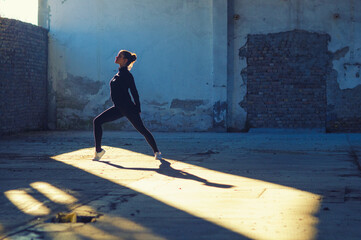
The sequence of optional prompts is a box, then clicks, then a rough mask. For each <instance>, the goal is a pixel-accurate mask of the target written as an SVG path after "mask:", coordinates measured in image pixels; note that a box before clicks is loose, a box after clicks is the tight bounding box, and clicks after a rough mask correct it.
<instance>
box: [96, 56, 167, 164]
mask: <svg viewBox="0 0 361 240" xmlns="http://www.w3.org/2000/svg"><path fill="white" fill-rule="evenodd" d="M136 59H137V56H136V55H135V54H132V53H131V52H129V51H126V50H121V51H119V53H118V55H117V56H116V57H115V61H114V62H115V63H117V64H119V72H118V73H117V74H116V75H115V76H114V77H113V78H112V79H111V80H110V95H111V98H112V101H113V103H114V106H113V107H111V108H109V109H107V110H105V111H104V112H102V113H101V114H100V115H99V116H97V117H96V118H94V121H93V127H94V138H95V157H94V159H93V160H95V161H98V160H100V158H101V157H102V156H103V155H104V153H105V151H104V149H102V148H101V140H102V134H103V131H102V124H103V123H106V122H110V121H114V120H117V119H119V118H121V117H124V116H125V117H126V118H127V119H128V120H129V121H130V122H131V123H132V124H133V126H134V127H135V129H137V130H138V132H140V133H141V134H142V135H143V136H144V138H145V139H146V140H147V142H148V144H149V145H150V146H151V147H152V149H153V152H154V156H155V159H157V160H161V159H162V156H161V153H160V152H159V150H158V147H157V144H156V142H155V140H154V138H153V135H152V134H151V133H150V132H149V131H148V129H146V128H145V126H144V124H143V122H142V119H141V118H140V112H141V110H140V102H139V95H138V91H137V89H136V87H135V83H134V78H133V75H132V74H131V73H130V72H129V70H130V69H131V68H132V66H133V64H134V61H135V60H136ZM129 89H130V92H131V93H132V96H133V100H134V102H133V101H132V100H131V97H130V95H129Z"/></svg>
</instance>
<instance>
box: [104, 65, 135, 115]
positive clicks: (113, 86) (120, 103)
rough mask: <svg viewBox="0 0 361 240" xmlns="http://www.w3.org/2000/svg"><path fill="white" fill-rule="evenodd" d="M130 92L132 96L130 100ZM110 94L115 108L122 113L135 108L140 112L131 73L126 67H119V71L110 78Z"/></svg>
mask: <svg viewBox="0 0 361 240" xmlns="http://www.w3.org/2000/svg"><path fill="white" fill-rule="evenodd" d="M129 89H130V92H131V94H132V96H133V100H134V102H133V101H132V99H131V97H130V94H129ZM110 95H111V98H112V101H113V103H114V105H115V107H116V108H118V109H119V110H121V111H122V112H124V113H129V112H133V111H134V110H136V111H137V112H138V113H140V111H141V110H140V102H139V95H138V91H137V88H136V87H135V82H134V78H133V75H132V74H131V73H130V72H129V71H128V69H127V67H122V68H119V72H118V73H117V74H116V75H115V76H114V77H113V78H112V79H111V80H110Z"/></svg>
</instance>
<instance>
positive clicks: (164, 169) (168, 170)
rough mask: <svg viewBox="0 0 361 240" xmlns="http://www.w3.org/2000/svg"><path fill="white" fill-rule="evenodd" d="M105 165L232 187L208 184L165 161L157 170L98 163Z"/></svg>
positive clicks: (225, 186)
mask: <svg viewBox="0 0 361 240" xmlns="http://www.w3.org/2000/svg"><path fill="white" fill-rule="evenodd" d="M99 162H102V163H105V164H108V165H110V166H112V167H116V168H121V169H127V170H139V171H154V172H156V173H159V174H162V175H165V176H168V177H173V178H181V179H187V180H193V181H197V182H201V183H203V184H204V185H207V186H210V187H217V188H232V187H234V186H232V185H226V184H219V183H212V182H209V181H208V180H206V179H204V178H200V177H198V176H196V175H193V174H190V173H187V172H185V171H182V170H177V169H174V168H172V167H171V164H170V162H167V161H166V160H161V164H160V166H159V168H127V167H122V166H120V165H116V164H114V163H111V162H108V161H99Z"/></svg>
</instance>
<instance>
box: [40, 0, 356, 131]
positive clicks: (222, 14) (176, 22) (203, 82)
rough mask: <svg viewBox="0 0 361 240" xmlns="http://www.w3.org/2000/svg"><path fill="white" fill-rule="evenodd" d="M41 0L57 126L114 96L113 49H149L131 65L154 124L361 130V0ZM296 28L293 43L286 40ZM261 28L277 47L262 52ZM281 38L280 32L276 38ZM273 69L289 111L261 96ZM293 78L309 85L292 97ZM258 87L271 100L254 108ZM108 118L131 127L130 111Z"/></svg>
mask: <svg viewBox="0 0 361 240" xmlns="http://www.w3.org/2000/svg"><path fill="white" fill-rule="evenodd" d="M39 6H40V9H39V10H40V11H39V12H40V16H39V19H40V20H41V23H42V26H44V27H45V28H47V29H49V32H50V37H49V68H48V69H49V77H48V80H49V86H50V88H49V89H50V91H49V101H48V102H49V116H48V119H49V127H50V128H58V129H90V128H91V127H92V119H93V118H94V117H95V116H96V115H97V114H99V113H101V112H102V111H103V110H105V109H106V108H107V107H110V106H111V101H110V98H109V80H110V79H111V78H112V76H113V75H114V74H115V73H116V72H117V65H116V64H114V57H115V55H116V54H117V52H118V51H119V50H120V49H127V50H130V51H132V52H135V53H136V54H137V55H138V60H137V62H136V63H135V65H134V68H133V69H132V73H133V75H134V77H135V81H136V85H137V88H138V91H139V94H140V100H141V104H142V118H143V119H144V121H145V124H146V126H147V127H148V128H150V129H151V130H157V131H227V130H228V131H247V130H248V129H249V128H250V127H253V128H260V127H262V128H320V129H322V130H324V131H330V132H335V131H336V132H337V131H360V122H361V121H360V119H361V111H360V104H359V102H360V100H361V99H360V98H361V97H360V96H361V94H360V84H361V79H360V71H361V70H360V66H361V65H360V62H361V60H360V59H361V51H360V49H361V46H360V44H361V34H360V33H359V32H358V31H357V29H361V26H360V22H361V2H360V1H354V0H346V1H342V2H340V1H338V0H331V1H326V0H317V1H314V0H279V1H278V0H277V1H267V0H255V1H246V0H228V1H227V0H203V1H198V0H186V1H185V0H174V1H168V0H155V1H143V0H132V1H128V0H107V1H90V2H89V1H86V0H74V1H57V0H42V1H40V5H39ZM84 6H86V7H84ZM295 33H297V34H296V35H297V36H296V37H295V38H294V39H295V41H294V42H293V43H292V44H290V45H287V46H285V47H284V48H283V47H282V46H279V45H280V44H281V43H284V42H285V41H286V40H287V39H289V38H290V36H293V35H295ZM255 36H258V38H259V41H260V43H267V44H268V45H269V48H268V49H262V50H260V51H253V50H254V49H251V46H255V45H249V44H254V43H252V41H253V40H254V39H255ZM272 36H277V38H278V40H277V41H268V40H267V39H269V38H270V37H272ZM312 36H316V37H312ZM308 37H311V38H312V39H311V40H309V39H308ZM310 46H312V47H313V48H314V49H313V50H312V49H310V48H309V47H310ZM264 47H265V46H264ZM285 49H287V51H288V52H284V51H283V50H285ZM302 49H303V50H302ZM248 50H250V51H248ZM268 50H270V51H271V52H269V51H268ZM301 50H302V51H301ZM252 51H253V54H252V55H247V54H244V53H250V52H252ZM267 51H268V52H267ZM277 51H278V52H277ZM315 52H317V53H320V54H321V57H320V55H318V54H317V56H316V55H314V54H315ZM263 54H274V55H275V57H274V58H273V56H263ZM277 54H278V56H276V55H277ZM284 55H287V56H288V57H290V58H293V59H296V60H297V59H298V60H299V61H298V62H297V63H295V64H296V65H297V66H296V67H295V65H292V64H289V63H288V62H287V61H284V62H283V63H282V62H279V60H280V59H282V56H284ZM318 57H320V58H318ZM262 58H263V59H262ZM252 59H257V61H258V60H260V62H259V64H258V65H257V66H253V67H256V68H254V69H253V71H254V72H257V73H259V72H260V71H261V72H262V69H268V70H267V71H264V72H263V73H264V75H260V76H256V77H255V76H254V75H252V77H251V75H250V73H251V71H248V70H250V69H252V64H251V61H252ZM265 59H268V60H267V61H265ZM320 61H321V62H320ZM313 63H315V64H313ZM262 64H263V65H262ZM272 64H274V65H272ZM275 64H277V68H276V65H275ZM282 64H283V65H282ZM317 64H319V65H317ZM287 74H289V75H287ZM295 75H298V76H295ZM282 76H283V77H284V78H283V79H281V77H282ZM288 76H289V77H290V78H287V77H288ZM307 76H311V77H307ZM269 79H272V81H274V82H275V84H276V85H277V84H280V88H278V90H279V91H278V90H277V88H270V89H273V90H274V91H278V93H279V94H278V97H277V99H276V98H275V99H269V98H268V100H270V101H268V103H271V102H272V101H274V100H276V101H278V99H280V101H282V102H283V104H281V108H280V110H282V109H284V110H283V111H280V112H279V113H277V114H278V116H277V114H276V115H275V114H273V113H272V112H275V111H276V109H277V107H276V108H272V107H270V106H265V103H264V102H265V100H267V99H266V98H264V96H265V95H263V96H262V94H264V93H265V92H266V91H267V85H268V84H269ZM249 81H259V82H260V83H262V84H263V86H266V87H265V88H264V89H262V90H257V89H254V88H253V90H252V86H257V85H255V84H254V82H253V83H251V82H249ZM286 83H287V84H286ZM288 87H290V88H291V87H292V91H295V92H297V91H298V92H299V90H301V91H304V90H306V92H305V91H304V92H303V95H302V94H301V95H299V96H298V97H299V98H298V99H293V100H292V98H291V97H292V96H293V95H292V94H291V93H292V91H287V88H288ZM281 90H282V91H281ZM252 91H257V92H254V93H253V92H252ZM252 94H253V97H254V96H255V95H259V98H260V99H261V100H260V102H259V104H261V105H255V107H253V108H252V106H249V103H250V102H249V101H248V100H249V97H250V96H251V95H252ZM247 96H248V97H247ZM266 102H267V101H266ZM262 104H263V106H265V108H261V107H260V106H262ZM277 104H280V102H277ZM248 109H253V110H252V111H249V110H248ZM289 113H291V114H289ZM297 114H298V115H300V116H304V117H305V119H303V118H298V117H297ZM305 114H306V115H307V116H305ZM254 116H255V117H254ZM264 116H266V117H264ZM270 119H271V120H272V121H269V120H270ZM260 121H262V124H255V122H259V123H260ZM297 121H298V122H297ZM301 123H304V124H301ZM107 128H115V129H132V126H131V125H129V124H128V122H127V121H126V120H124V119H123V120H119V121H115V122H113V123H111V124H108V125H107Z"/></svg>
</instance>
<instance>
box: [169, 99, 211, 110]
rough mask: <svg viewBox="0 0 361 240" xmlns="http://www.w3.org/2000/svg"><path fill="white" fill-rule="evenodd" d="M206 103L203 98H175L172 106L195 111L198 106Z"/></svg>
mask: <svg viewBox="0 0 361 240" xmlns="http://www.w3.org/2000/svg"><path fill="white" fill-rule="evenodd" d="M203 104H204V101H203V100H180V99H173V100H172V103H171V105H170V108H179V109H182V110H184V111H195V110H196V108H197V107H199V106H201V105H203Z"/></svg>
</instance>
